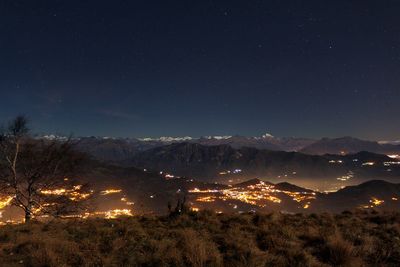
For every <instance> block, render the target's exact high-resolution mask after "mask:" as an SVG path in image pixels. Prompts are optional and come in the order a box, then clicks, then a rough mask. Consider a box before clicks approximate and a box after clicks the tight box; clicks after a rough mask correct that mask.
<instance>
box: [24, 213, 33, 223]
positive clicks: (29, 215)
mask: <svg viewBox="0 0 400 267" xmlns="http://www.w3.org/2000/svg"><path fill="white" fill-rule="evenodd" d="M31 219H32V214H31V212H30V211H28V210H26V211H25V223H28V222H30V220H31Z"/></svg>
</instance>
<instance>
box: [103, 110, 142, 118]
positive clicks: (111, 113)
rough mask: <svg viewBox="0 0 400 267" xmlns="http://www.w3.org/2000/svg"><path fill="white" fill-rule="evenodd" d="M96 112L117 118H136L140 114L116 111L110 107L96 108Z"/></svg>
mask: <svg viewBox="0 0 400 267" xmlns="http://www.w3.org/2000/svg"><path fill="white" fill-rule="evenodd" d="M97 113H98V114H100V115H104V116H107V117H112V118H118V119H125V120H138V119H140V116H139V115H137V114H133V113H129V112H124V111H117V110H111V109H100V110H97Z"/></svg>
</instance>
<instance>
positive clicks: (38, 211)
mask: <svg viewBox="0 0 400 267" xmlns="http://www.w3.org/2000/svg"><path fill="white" fill-rule="evenodd" d="M84 159H85V156H84V155H83V154H82V153H79V152H76V151H75V150H74V147H73V144H72V142H71V141H70V140H65V141H59V140H55V141H49V140H44V139H35V138H33V137H32V136H31V135H30V131H29V128H28V120H27V119H26V117H24V116H18V117H16V118H15V119H14V120H12V121H10V122H9V124H8V127H6V128H4V129H3V130H2V131H1V133H0V196H3V197H4V196H6V197H7V196H8V197H10V198H11V199H12V201H11V205H13V206H16V207H18V208H21V209H22V210H23V211H24V214H25V221H26V222H28V221H30V220H31V218H32V217H33V216H34V215H36V216H37V215H43V214H44V215H51V216H55V217H57V216H61V215H66V214H71V213H77V212H79V211H80V210H81V209H83V208H84V206H85V205H82V204H83V200H87V198H85V199H79V198H78V197H75V198H71V197H66V196H65V195H60V194H56V193H52V192H51V191H52V190H54V189H59V188H60V187H63V188H65V187H73V186H74V180H73V178H74V176H75V175H76V174H77V173H79V167H80V166H81V164H82V162H83V160H84ZM76 190H77V191H79V193H80V194H81V195H82V194H84V193H87V192H89V188H88V186H87V185H85V186H83V185H80V186H79V188H78V189H76ZM46 192H50V194H49V193H47V194H46Z"/></svg>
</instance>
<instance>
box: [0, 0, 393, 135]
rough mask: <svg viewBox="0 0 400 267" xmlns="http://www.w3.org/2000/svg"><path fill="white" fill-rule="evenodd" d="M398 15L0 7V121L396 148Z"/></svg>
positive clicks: (89, 131)
mask: <svg viewBox="0 0 400 267" xmlns="http://www.w3.org/2000/svg"><path fill="white" fill-rule="evenodd" d="M399 14H400V2H399V1H390V0H387V1H375V0H359V1H357V0H354V1H321V0H318V1H312V0H310V1H274V0H269V1H267V0H265V1H256V0H254V1H253V0H252V1H249V0H243V1H234V0H230V1H211V0H201V1H148V0H147V1H84V0H80V1H55V0H49V1H40V0H38V1H18V0H4V1H1V3H0V91H1V97H0V106H1V108H0V119H1V120H2V121H5V120H8V119H9V118H11V117H13V116H15V115H16V114H20V113H24V114H27V115H28V116H29V117H30V119H31V120H32V126H33V128H34V130H35V131H36V132H46V133H54V132H56V133H71V132H72V133H74V134H75V135H107V136H127V137H128V136H160V135H193V136H201V135H212V134H230V135H232V134H243V135H261V134H262V133H264V132H266V131H268V132H271V133H272V134H274V135H276V136H304V137H322V136H342V135H352V136H356V137H361V138H368V139H400V123H399V122H400V120H399V117H400V104H399V103H400V16H399Z"/></svg>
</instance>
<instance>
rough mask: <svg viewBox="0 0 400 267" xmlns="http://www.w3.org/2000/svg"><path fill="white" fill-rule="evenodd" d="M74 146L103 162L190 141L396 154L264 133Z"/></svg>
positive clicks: (397, 149) (394, 148)
mask: <svg viewBox="0 0 400 267" xmlns="http://www.w3.org/2000/svg"><path fill="white" fill-rule="evenodd" d="M38 138H46V139H51V140H54V139H57V140H58V139H59V140H65V139H66V137H62V136H55V135H46V136H40V137H38ZM74 141H76V143H77V147H78V148H79V149H80V150H81V151H84V152H87V153H89V154H91V155H92V156H94V157H95V158H96V159H99V160H104V161H113V162H121V161H126V160H130V159H131V158H132V157H133V156H135V155H136V154H138V153H141V152H143V151H146V150H149V149H152V148H156V147H161V146H165V145H170V144H176V143H193V144H201V145H205V146H218V145H229V146H231V147H232V148H236V149H239V148H244V147H251V148H257V149H267V150H272V151H286V152H302V153H304V154H310V155H324V154H338V155H339V154H354V153H358V152H361V151H368V152H372V153H377V154H385V155H399V154H400V144H399V143H398V142H388V141H382V142H376V141H366V140H361V139H357V138H353V137H340V138H322V139H320V140H315V139H309V138H295V137H286V138H280V137H274V136H272V135H270V134H264V135H262V136H259V137H246V136H239V135H236V136H205V137H200V138H192V137H189V136H186V137H160V138H140V139H138V138H110V137H93V136H92V137H79V138H74Z"/></svg>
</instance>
